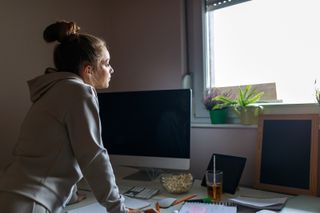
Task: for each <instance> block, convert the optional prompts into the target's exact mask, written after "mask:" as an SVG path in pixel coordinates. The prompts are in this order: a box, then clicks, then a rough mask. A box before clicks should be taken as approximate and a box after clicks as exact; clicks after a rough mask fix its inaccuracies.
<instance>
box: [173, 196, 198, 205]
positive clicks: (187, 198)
mask: <svg viewBox="0 0 320 213" xmlns="http://www.w3.org/2000/svg"><path fill="white" fill-rule="evenodd" d="M196 196H197V195H196V194H194V195H190V196H188V197H185V198H183V199H181V200H178V201H176V202H174V203H173V206H174V205H177V204H179V203H182V202H184V201H186V200H190V199H191V198H194V197H196Z"/></svg>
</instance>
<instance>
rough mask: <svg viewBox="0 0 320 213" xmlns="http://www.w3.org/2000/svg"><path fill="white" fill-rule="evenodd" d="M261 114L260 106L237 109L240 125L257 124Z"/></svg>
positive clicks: (261, 108)
mask: <svg viewBox="0 0 320 213" xmlns="http://www.w3.org/2000/svg"><path fill="white" fill-rule="evenodd" d="M262 112H263V107H262V106H247V107H242V108H240V109H238V115H239V118H240V123H241V124H245V125H253V124H257V123H258V118H259V115H260V114H261V113H262Z"/></svg>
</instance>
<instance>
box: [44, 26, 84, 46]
mask: <svg viewBox="0 0 320 213" xmlns="http://www.w3.org/2000/svg"><path fill="white" fill-rule="evenodd" d="M79 30H80V27H79V26H78V25H77V24H76V23H74V22H66V21H58V22H56V23H54V24H51V25H49V26H47V27H46V29H45V30H44V31H43V38H44V40H45V41H46V42H54V41H59V42H62V41H63V40H64V39H66V38H67V37H69V36H70V35H76V34H77V33H78V32H79Z"/></svg>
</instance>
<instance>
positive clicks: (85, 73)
mask: <svg viewBox="0 0 320 213" xmlns="http://www.w3.org/2000/svg"><path fill="white" fill-rule="evenodd" d="M79 74H80V76H81V77H82V79H83V81H84V82H85V83H87V84H91V83H92V82H91V81H92V74H93V68H92V66H91V65H90V64H83V65H82V66H81V69H80V73H79Z"/></svg>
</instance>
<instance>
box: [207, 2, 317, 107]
mask: <svg viewBox="0 0 320 213" xmlns="http://www.w3.org/2000/svg"><path fill="white" fill-rule="evenodd" d="M233 1H235V0H233ZM213 2H214V1H212V0H207V3H210V4H213ZM319 8H320V1H319V0H306V1H303V2H302V1H298V0H296V1H292V0H252V1H245V2H243V3H241V4H236V5H233V6H229V7H224V8H221V9H215V10H212V8H209V9H207V10H206V21H207V24H206V25H205V26H206V27H207V31H206V32H207V33H206V36H207V37H206V39H207V47H208V49H207V53H208V54H207V59H208V60H207V75H206V76H207V78H206V87H214V86H215V87H225V86H238V85H247V84H260V83H275V84H276V90H277V98H278V99H280V100H282V102H284V103H315V101H316V100H315V86H316V85H315V84H314V82H315V80H316V79H317V80H318V81H319V82H320V78H319V77H320V63H319V60H320V27H319V26H320V23H319V20H320V13H319V11H318V9H319Z"/></svg>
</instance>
